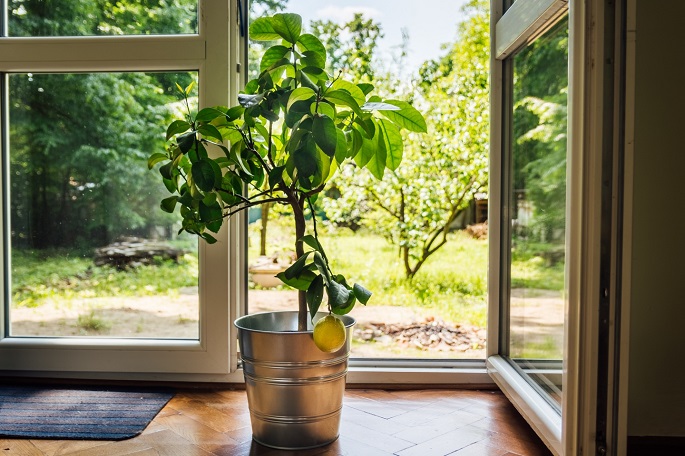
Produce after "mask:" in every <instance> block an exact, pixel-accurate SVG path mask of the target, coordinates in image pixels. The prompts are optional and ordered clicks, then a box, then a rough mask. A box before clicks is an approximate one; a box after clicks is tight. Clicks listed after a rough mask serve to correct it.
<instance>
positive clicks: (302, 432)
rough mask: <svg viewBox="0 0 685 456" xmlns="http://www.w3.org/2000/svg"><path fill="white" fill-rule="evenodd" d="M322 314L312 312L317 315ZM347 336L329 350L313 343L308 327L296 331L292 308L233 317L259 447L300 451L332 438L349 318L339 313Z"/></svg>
mask: <svg viewBox="0 0 685 456" xmlns="http://www.w3.org/2000/svg"><path fill="white" fill-rule="evenodd" d="M325 315H326V314H325V313H320V314H317V316H316V318H315V321H316V320H317V319H318V318H321V317H323V316H325ZM340 318H341V319H342V321H343V323H344V324H345V329H346V332H347V340H346V343H345V345H344V346H343V347H342V348H341V349H340V350H338V351H337V352H334V353H324V352H322V351H321V350H319V349H318V348H317V347H316V345H314V340H313V338H312V329H311V328H310V329H309V330H308V331H298V330H297V312H265V313H258V314H252V315H246V316H244V317H241V318H239V319H237V320H236V321H235V323H234V324H235V326H236V327H237V328H238V341H239V344H240V354H241V357H242V360H243V373H244V375H245V385H246V389H247V400H248V406H249V408H250V419H251V421H252V438H253V439H254V440H255V441H256V442H258V443H260V444H262V445H265V446H268V447H271V448H278V449H282V450H302V449H307V448H316V447H320V446H323V445H327V444H329V443H331V442H333V441H334V440H335V439H337V438H338V435H339V428H340V411H341V409H342V400H343V394H344V392H345V376H346V374H347V359H348V357H349V354H350V337H351V332H352V326H353V325H354V323H355V320H354V318H352V317H349V316H347V315H345V316H341V317H340Z"/></svg>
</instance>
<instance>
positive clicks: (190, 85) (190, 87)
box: [183, 81, 195, 97]
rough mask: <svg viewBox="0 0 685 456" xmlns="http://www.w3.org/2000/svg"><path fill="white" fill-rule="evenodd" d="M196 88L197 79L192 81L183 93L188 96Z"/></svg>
mask: <svg viewBox="0 0 685 456" xmlns="http://www.w3.org/2000/svg"><path fill="white" fill-rule="evenodd" d="M194 88H195V81H190V84H188V86H187V87H186V88H185V89H184V90H183V93H184V94H185V96H186V97H188V96H190V93H191V92H192V91H193V89H194Z"/></svg>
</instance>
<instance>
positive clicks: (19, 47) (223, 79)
mask: <svg viewBox="0 0 685 456" xmlns="http://www.w3.org/2000/svg"><path fill="white" fill-rule="evenodd" d="M239 1H241V2H244V1H245V0H239ZM243 5H244V3H243ZM243 8H245V6H243ZM243 13H245V10H243ZM239 21H240V18H239V8H238V2H237V1H232V0H199V21H198V22H199V34H197V35H182V36H97V37H54V38H7V37H0V73H11V72H36V73H37V72H51V71H53V72H87V71H91V72H92V71H113V72H114V71H153V70H170V71H171V70H199V72H200V84H199V90H200V93H199V100H200V106H212V105H229V106H230V105H232V104H234V103H233V102H232V101H233V100H235V99H237V93H238V89H239V88H240V87H241V86H242V84H244V82H245V81H244V80H243V78H244V76H245V69H246V65H245V62H246V60H245V59H246V41H245V38H244V37H242V36H241V33H240V30H239V28H240V27H239ZM26 56H31V59H27V58H26ZM5 91H6V88H5ZM6 127H7V125H5V126H4V128H6ZM2 147H3V148H5V149H6V148H7V147H8V145H7V144H6V143H3V144H2ZM3 177H4V176H0V185H1V186H2V188H3V190H4V192H6V191H7V189H6V187H7V182H5V181H4V180H2V179H3ZM5 211H7V209H5ZM4 217H5V219H7V217H8V214H4ZM245 228H246V223H245V218H244V215H243V214H239V215H238V216H234V217H232V218H231V220H230V221H229V222H228V223H227V224H226V225H225V226H224V228H222V230H221V232H220V233H219V235H218V236H217V238H218V242H217V243H216V244H214V245H211V246H210V245H207V244H206V243H204V242H200V244H199V246H200V247H199V255H200V265H199V267H200V280H199V282H200V283H199V289H200V309H201V310H200V312H201V315H200V321H201V322H202V323H201V327H200V340H199V342H197V341H160V340H158V341H147V340H134V339H106V338H102V339H101V338H98V339H83V338H45V339H29V338H9V337H7V334H6V333H5V328H6V326H7V322H6V321H4V318H5V315H4V312H0V375H3V376H17V377H27V376H28V377H46V378H82V379H95V380H134V381H136V380H139V381H162V382H167V381H173V382H175V381H179V382H216V383H235V384H240V383H243V381H244V380H243V375H242V371H241V369H240V367H239V364H238V355H237V353H238V347H237V330H236V329H235V327H234V326H233V324H232V322H233V321H234V320H235V318H237V317H239V316H241V315H243V314H244V312H245V311H246V307H247V305H246V303H247V292H248V290H247V278H246V273H247V272H246V267H245V266H246V261H247V260H246V258H247V253H246V239H247V237H246V236H247V233H246V230H245ZM2 230H3V226H0V236H3V237H2V238H3V239H4V236H6V233H4V232H3V231H2ZM3 248H4V247H3V245H2V243H0V254H1V253H3V251H2V249H3ZM3 267H4V265H3V264H2V262H0V276H2V277H4V271H3V270H2V268H3ZM347 382H348V384H357V385H360V384H382V385H424V386H425V385H446V386H447V385H449V386H465V387H469V388H491V387H492V386H493V385H494V383H493V381H492V379H491V378H490V376H489V375H488V373H487V371H486V368H485V362H484V361H483V360H440V361H437V360H395V359H371V360H351V362H350V369H349V373H348V377H347Z"/></svg>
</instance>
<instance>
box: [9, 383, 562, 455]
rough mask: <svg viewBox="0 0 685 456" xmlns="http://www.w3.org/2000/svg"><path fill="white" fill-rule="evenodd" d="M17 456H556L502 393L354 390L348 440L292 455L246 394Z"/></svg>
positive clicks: (344, 429) (186, 399)
mask: <svg viewBox="0 0 685 456" xmlns="http://www.w3.org/2000/svg"><path fill="white" fill-rule="evenodd" d="M0 451H1V452H2V454H3V455H12V456H43V455H46V456H58V455H70V456H124V455H131V456H152V455H165V456H200V455H202V456H211V455H215V456H243V455H245V456H247V455H257V456H267V455H268V456H278V455H284V456H285V455H290V456H292V455H299V456H314V455H316V456H319V455H322V456H323V455H327V456H336V455H349V456H390V455H398V456H440V455H447V454H450V455H456V456H480V455H483V456H504V455H507V456H514V455H530V456H542V455H549V454H550V453H549V452H548V450H547V449H546V448H545V446H544V445H543V444H542V442H541V441H540V440H539V439H538V437H537V436H536V435H535V433H533V431H532V430H531V429H530V428H529V427H528V425H527V424H526V423H525V421H524V420H523V419H522V418H521V416H520V415H519V414H518V412H517V411H516V410H515V409H514V407H513V406H512V405H511V404H509V402H508V401H507V399H506V398H505V397H504V395H502V394H501V393H499V392H494V391H470V390H420V391H384V390H376V389H374V390H354V389H352V390H348V391H347V392H346V393H345V405H344V407H343V413H342V424H341V430H340V438H339V439H338V440H337V441H336V442H334V443H332V444H331V445H328V446H327V447H323V448H318V449H315V450H308V451H298V452H284V451H277V450H271V449H268V448H265V447H262V446H260V445H258V444H256V443H253V442H252V440H251V432H250V418H249V414H248V410H247V399H246V395H245V392H244V391H233V390H221V391H206V390H194V391H182V392H179V393H178V394H177V395H176V396H175V397H174V398H173V399H172V400H171V401H170V402H169V403H168V404H167V405H166V407H164V409H162V411H161V412H160V413H159V414H158V415H157V417H156V418H155V419H154V420H153V421H152V423H150V425H149V426H148V427H147V429H145V431H144V432H143V433H142V434H141V435H139V436H138V437H135V438H132V439H129V440H123V441H119V442H106V441H84V440H80V441H76V440H14V439H13V440H0Z"/></svg>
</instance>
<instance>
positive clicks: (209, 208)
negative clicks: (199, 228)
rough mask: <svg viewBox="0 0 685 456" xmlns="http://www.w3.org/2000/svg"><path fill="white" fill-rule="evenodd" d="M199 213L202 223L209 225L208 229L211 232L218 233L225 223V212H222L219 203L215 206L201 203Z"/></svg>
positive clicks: (215, 203) (214, 204)
mask: <svg viewBox="0 0 685 456" xmlns="http://www.w3.org/2000/svg"><path fill="white" fill-rule="evenodd" d="M198 212H199V214H200V219H201V220H202V222H204V223H205V224H207V228H208V229H209V230H210V231H213V232H214V233H217V232H218V231H219V229H220V228H221V224H222V222H223V212H222V211H221V206H219V203H217V202H214V203H213V204H209V205H207V204H205V203H204V201H200V205H199V206H198Z"/></svg>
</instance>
